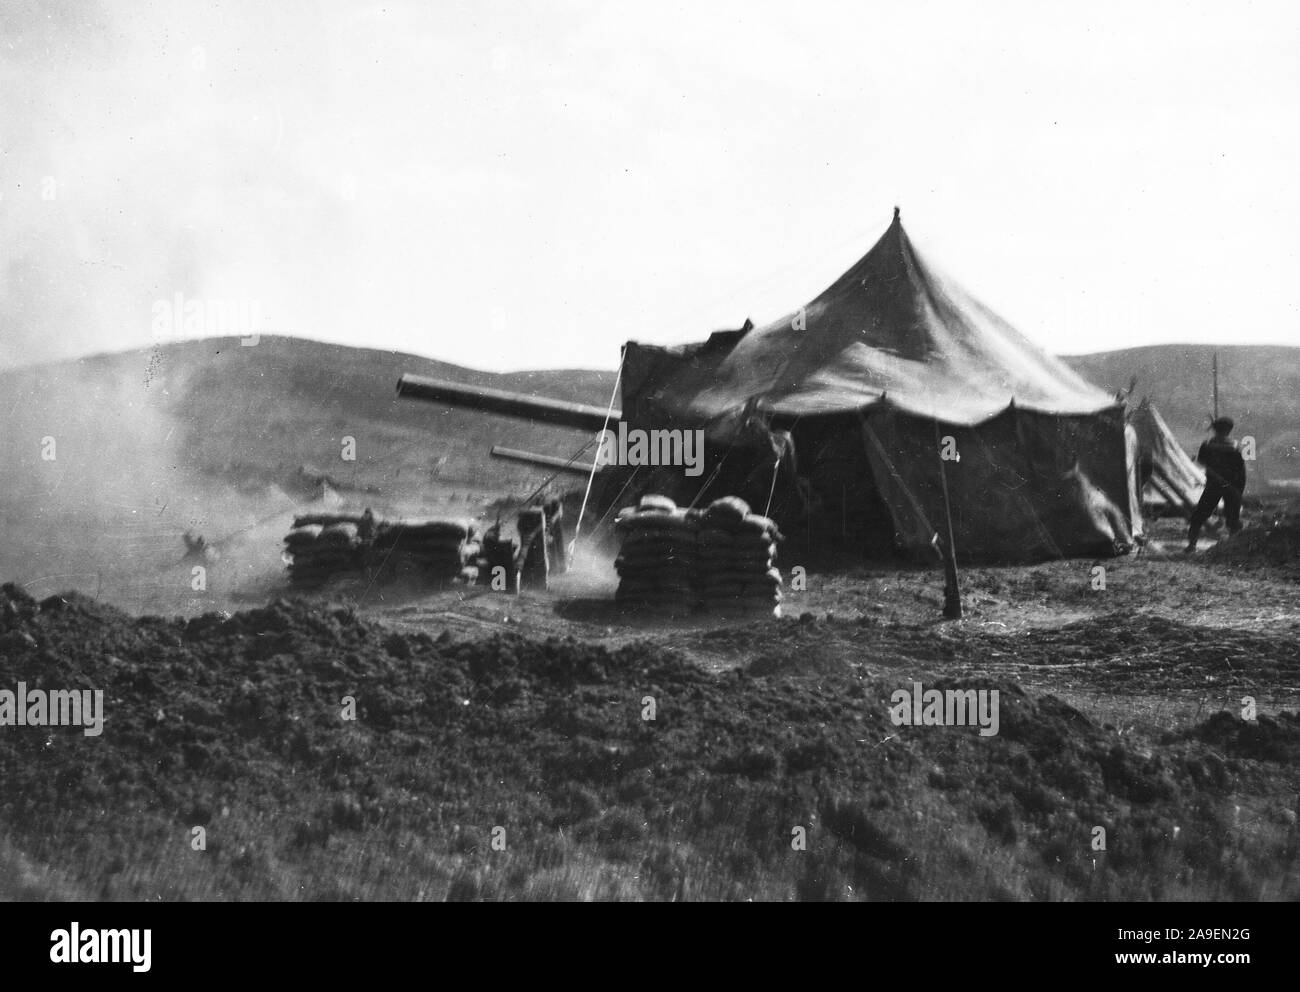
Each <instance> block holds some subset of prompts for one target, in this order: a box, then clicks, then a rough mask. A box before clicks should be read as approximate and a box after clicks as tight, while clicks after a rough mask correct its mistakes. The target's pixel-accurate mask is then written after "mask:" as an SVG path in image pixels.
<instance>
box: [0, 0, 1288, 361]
mask: <svg viewBox="0 0 1300 992" xmlns="http://www.w3.org/2000/svg"><path fill="white" fill-rule="evenodd" d="M1298 52H1300V4H1296V3H1294V2H1292V3H1284V2H1278V3H1237V4H1224V3H1156V2H1146V0H1143V2H1141V3H1136V4H1135V3H1131V2H1123V3H1114V4H1110V3H1096V2H1094V3H1090V4H1086V5H1080V4H1069V5H1066V4H1051V3H1043V2H1033V3H1006V2H992V3H984V4H972V3H953V2H943V3H939V2H933V3H925V2H913V3H907V4H899V3H879V2H843V3H837V4H831V5H824V6H823V5H816V4H812V3H808V2H800V3H790V2H780V3H757V2H753V0H745V2H740V3H734V4H733V3H714V2H707V0H696V2H690V3H686V4H683V5H680V6H678V5H671V4H666V3H654V4H649V3H641V4H630V3H617V4H615V3H612V2H611V3H603V4H592V3H581V2H567V0H566V2H557V0H549V2H532V3H527V4H525V3H492V2H481V0H476V2H470V3H464V4H460V3H450V2H446V0H432V2H430V0H418V2H402V0H384V2H382V3H366V2H359V0H356V2H347V3H316V2H305V0H276V2H274V3H268V2H265V0H253V2H226V3H221V4H220V5H218V4H215V3H209V2H199V0H167V2H160V3H154V4H150V3H140V2H137V3H132V4H130V5H127V4H116V3H114V4H107V3H106V4H104V5H102V6H101V5H96V4H91V3H66V2H63V3H56V2H40V3H30V4H29V3H25V2H15V0H3V4H0V89H2V90H3V92H4V94H5V96H4V99H3V101H0V365H13V364H20V363H21V364H25V363H28V362H32V361H38V360H46V359H50V358H59V357H66V356H71V355H79V354H85V353H88V352H93V351H104V350H119V349H123V348H127V347H134V346H146V345H149V344H150V343H151V342H152V341H153V340H155V337H156V336H157V335H158V334H159V333H160V332H159V330H158V327H157V325H156V324H155V322H154V317H155V315H156V311H155V304H156V303H158V301H172V300H174V299H175V294H177V293H180V294H183V298H184V299H186V300H192V299H200V300H213V299H218V300H229V301H242V302H243V303H244V304H245V305H246V306H247V305H248V304H250V303H255V304H256V305H257V306H258V308H259V309H260V311H261V314H262V323H263V327H262V329H263V330H267V331H273V332H278V333H287V334H294V335H299V336H303V337H311V338H318V339H323V340H329V341H337V342H342V343H346V344H354V345H363V346H370V347H379V348H391V349H398V350H403V351H411V352H416V353H419V354H424V355H429V356H433V357H437V358H442V359H446V360H449V361H454V362H457V363H460V364H465V365H472V366H476V367H480V368H490V369H515V368H525V367H564V366H586V367H604V368H610V367H613V365H614V364H616V362H617V358H618V347H619V345H620V343H621V342H623V341H624V340H626V339H629V338H635V339H640V340H646V341H653V342H664V343H667V342H678V341H687V340H693V339H698V338H700V337H702V336H704V335H705V334H706V333H707V332H708V331H710V330H713V329H716V328H719V327H734V326H738V325H739V324H740V322H741V321H743V320H744V318H745V317H746V316H750V317H753V318H754V320H755V321H756V322H759V323H762V322H763V321H765V320H768V319H772V318H775V317H777V316H779V315H780V314H782V313H785V312H787V311H789V310H792V309H794V308H796V307H798V306H799V305H801V304H802V303H804V302H807V301H808V300H810V299H811V298H812V297H813V296H815V295H816V294H817V293H818V292H820V291H821V290H822V289H823V288H825V287H826V285H828V284H829V283H830V282H832V281H833V280H834V279H835V278H836V277H837V276H838V275H839V274H840V273H841V272H842V271H844V270H845V269H846V268H848V267H849V266H850V265H851V264H852V263H853V262H854V261H855V260H856V259H857V258H858V257H859V256H861V255H862V254H863V253H865V252H866V251H867V249H868V248H870V247H871V245H872V243H873V242H874V241H875V240H876V238H877V237H878V236H879V235H880V234H881V233H882V232H883V231H884V229H885V227H886V226H887V225H888V223H889V219H890V216H891V213H892V208H893V206H894V205H895V204H898V205H899V206H901V207H902V210H903V222H904V225H905V227H906V228H907V229H908V232H909V234H910V235H911V237H912V239H913V242H914V243H915V244H916V246H917V247H918V249H919V250H920V251H921V252H922V253H924V254H926V255H927V256H928V257H929V258H930V259H931V260H932V261H933V262H934V263H936V264H937V265H938V266H939V267H940V268H941V269H943V270H944V271H945V272H946V273H947V274H949V275H950V276H952V277H954V278H955V279H956V280H957V281H958V282H960V283H962V284H963V285H964V286H965V287H966V288H967V289H968V290H970V291H971V292H972V293H974V294H975V295H976V296H977V297H979V298H981V299H982V300H984V301H985V302H986V303H988V304H989V305H990V306H992V307H993V308H994V309H995V310H998V311H999V312H1001V313H1002V314H1003V316H1005V317H1006V318H1008V319H1009V320H1010V321H1011V322H1012V323H1013V324H1015V325H1016V326H1018V327H1019V328H1020V329H1021V330H1022V331H1023V332H1024V333H1025V334H1026V335H1027V336H1029V337H1030V338H1031V339H1033V340H1034V341H1036V342H1038V343H1039V344H1041V345H1043V346H1044V347H1046V348H1048V349H1050V350H1053V351H1056V352H1060V353H1078V352H1087V351H1098V350H1105V349H1111V348H1119V347H1128V346H1132V345H1138V344H1147V343H1160V342H1185V341H1195V342H1221V343H1280V344H1300V306H1298V302H1300V278H1297V277H1298V276H1300V255H1298V252H1297V246H1298V245H1300V194H1298V193H1297V179H1296V177H1297V176H1300V113H1297V111H1298V110H1300V58H1298V57H1297V53H1298ZM211 329H213V328H211V327H208V326H204V327H203V328H202V330H211ZM172 333H173V334H176V333H184V331H183V330H182V331H180V332H176V331H173V332H172Z"/></svg>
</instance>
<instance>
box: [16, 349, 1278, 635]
mask: <svg viewBox="0 0 1300 992" xmlns="http://www.w3.org/2000/svg"><path fill="white" fill-rule="evenodd" d="M1210 354H1211V349H1209V348H1202V347H1188V346H1162V347H1155V348H1137V349H1131V350H1127V351H1121V352H1110V353H1103V354H1096V355H1085V356H1080V357H1073V358H1070V359H1068V361H1069V362H1070V364H1071V365H1073V366H1074V367H1075V368H1076V369H1078V370H1079V371H1080V372H1082V373H1083V374H1084V375H1085V376H1086V377H1087V378H1089V379H1091V380H1092V381H1094V382H1096V383H1097V384H1098V385H1101V386H1103V387H1106V388H1108V389H1111V390H1117V389H1120V388H1123V387H1125V386H1127V385H1128V382H1129V380H1130V378H1131V377H1132V376H1134V375H1136V376H1137V377H1138V383H1137V393H1138V394H1144V393H1145V394H1148V395H1150V396H1151V397H1152V398H1153V399H1154V400H1155V402H1156V403H1157V405H1158V406H1159V407H1160V409H1161V411H1162V412H1163V413H1164V416H1165V418H1166V419H1167V420H1168V421H1169V423H1170V425H1171V427H1172V428H1173V429H1174V431H1175V432H1176V433H1177V434H1178V436H1179V439H1180V440H1181V441H1182V442H1183V443H1184V444H1185V445H1187V446H1188V447H1192V446H1193V445H1194V444H1195V443H1196V442H1197V441H1198V440H1199V438H1200V437H1201V436H1202V427H1203V426H1204V424H1205V421H1206V419H1207V411H1208V406H1209V363H1210ZM1219 354H1220V367H1221V373H1222V374H1221V394H1222V406H1223V409H1224V411H1225V412H1227V413H1230V414H1232V415H1233V416H1235V417H1236V418H1237V421H1238V424H1239V428H1238V433H1239V434H1242V435H1245V434H1251V435H1253V436H1254V437H1255V438H1256V441H1257V445H1258V450H1259V461H1258V463H1257V466H1256V467H1255V469H1254V471H1253V473H1252V478H1253V480H1255V483H1254V488H1255V489H1256V491H1258V488H1259V483H1260V482H1261V481H1262V480H1264V479H1267V478H1275V479H1295V478H1300V454H1298V446H1300V348H1264V347H1225V348H1220V349H1219ZM403 372H415V373H419V374H423V375H430V376H438V377H443V378H449V379H457V380H460V381H464V382H469V383H474V384H478V385H484V386H493V387H496V388H501V389H510V390H517V391H521V392H526V393H530V394H534V395H541V396H554V397H558V398H561V399H571V400H580V401H584V402H588V403H594V404H597V405H602V406H603V405H604V404H606V403H608V401H609V395H610V390H611V389H612V387H613V378H614V375H613V373H612V372H609V371H584V370H556V371H540V372H517V373H507V374H495V373H488V372H477V371H473V370H470V369H465V368H461V367H458V366H454V365H448V364H445V363H442V362H437V361H433V360H431V359H427V358H420V357H418V356H414V355H404V354H395V353H392V352H385V351H376V350H372V349H366V348H350V347H344V346H341V345H331V344H322V343H320V342H314V341H307V340H301V339H294V338H283V337H269V336H264V337H263V338H262V339H261V340H260V342H259V343H258V344H257V345H256V346H254V347H241V346H240V344H239V341H238V339H234V338H224V339H210V340H202V341H186V342H177V343H170V344H166V345H161V346H158V347H156V348H153V349H147V350H138V351H131V352H125V353H119V354H108V355H95V356H91V357H87V358H82V359H79V360H75V361H65V362H57V363H50V364H45V365H38V366H31V367H27V368H20V369H16V370H9V371H5V372H0V458H2V459H3V461H2V462H0V464H3V465H4V466H5V471H4V473H3V476H0V579H4V580H9V579H12V580H16V581H20V582H24V583H26V584H27V585H28V586H29V587H30V588H31V590H32V591H33V593H34V594H37V595H48V594H49V593H52V592H54V591H57V590H61V589H76V590H78V591H81V592H84V593H86V594H88V595H92V596H96V595H98V596H102V597H103V598H106V599H108V600H110V601H111V602H113V603H115V604H117V605H119V606H123V607H125V608H127V609H130V610H134V611H143V610H152V611H160V612H183V613H194V612H200V611H202V610H206V609H214V608H229V607H230V606H232V605H237V604H240V603H244V602H248V601H256V600H257V599H258V598H259V597H260V596H261V595H264V594H265V592H266V591H267V590H268V589H270V588H274V586H275V584H276V583H277V582H278V581H279V578H280V575H281V567H282V563H281V562H280V559H279V542H280V538H281V537H282V536H283V533H284V531H285V529H286V528H287V526H288V524H289V521H290V520H291V518H292V516H293V514H294V513H295V511H299V510H301V509H303V508H305V507H307V506H308V505H313V506H320V505H321V504H322V502H324V503H325V504H327V505H330V504H332V505H350V506H356V507H358V508H360V507H361V506H372V507H373V508H374V509H375V510H376V512H378V513H387V514H419V513H426V512H427V513H433V512H436V513H448V514H455V515H460V516H464V515H479V514H483V513H486V512H488V508H489V507H490V506H491V504H492V502H493V501H494V500H495V499H497V498H499V497H501V496H503V495H509V494H513V495H515V496H519V497H522V496H526V495H528V494H529V493H530V492H531V491H532V490H533V489H534V488H535V487H536V486H537V485H538V484H539V483H540V482H541V481H542V480H543V479H544V478H545V473H542V472H539V471H538V470H535V469H532V468H530V467H528V466H523V465H517V464H513V463H509V462H502V461H498V460H495V459H492V458H489V457H488V454H487V452H488V450H489V449H490V447H491V446H492V445H493V444H494V443H505V444H508V445H509V446H511V447H516V448H524V449H527V450H532V451H536V452H539V453H544V454H552V455H563V456H568V455H571V454H573V453H574V452H576V451H577V449H578V448H579V447H580V446H581V445H582V444H583V443H584V440H585V439H584V437H583V436H582V435H581V434H580V433H576V432H573V431H569V430H563V429H558V428H549V427H543V426H537V425H533V424H528V423H524V422H520V421H516V420H510V419H506V418H501V417H494V416H490V415H482V414H477V413H473V412H469V411H465V410H457V409H453V408H450V407H446V406H442V405H430V404H425V403H419V402H413V401H410V400H399V399H398V398H397V396H396V394H395V391H394V386H395V384H396V382H397V379H398V376H399V375H400V374H401V373H403ZM347 438H351V439H352V440H353V442H354V444H353V447H354V450H355V458H354V459H351V460H349V459H347V458H346V457H345V439H347ZM186 530H192V531H195V532H198V533H202V534H203V535H204V536H205V538H207V540H208V541H209V543H211V544H215V545H216V546H217V548H218V551H219V552H220V555H221V557H220V559H219V560H217V561H216V562H214V563H211V565H210V567H209V568H208V575H207V578H206V586H205V587H204V588H195V587H194V586H195V580H194V577H193V574H192V562H186V561H183V560H182V554H183V552H184V546H183V545H182V542H181V535H182V533H183V532H185V531H186Z"/></svg>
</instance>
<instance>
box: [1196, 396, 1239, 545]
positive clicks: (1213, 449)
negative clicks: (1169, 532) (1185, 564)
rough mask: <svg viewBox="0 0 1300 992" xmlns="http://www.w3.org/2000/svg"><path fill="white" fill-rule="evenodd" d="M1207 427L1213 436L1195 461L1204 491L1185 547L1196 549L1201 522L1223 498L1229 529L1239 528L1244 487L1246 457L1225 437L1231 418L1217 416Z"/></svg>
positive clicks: (1230, 431) (1235, 443)
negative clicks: (1202, 470)
mask: <svg viewBox="0 0 1300 992" xmlns="http://www.w3.org/2000/svg"><path fill="white" fill-rule="evenodd" d="M1210 427H1211V428H1213V429H1214V437H1212V438H1210V439H1209V440H1208V441H1206V442H1204V443H1203V444H1202V445H1201V450H1200V451H1198V452H1197V453H1196V460H1197V461H1198V462H1200V463H1201V464H1202V465H1204V466H1205V492H1203V493H1202V494H1201V501H1200V502H1199V503H1197V504H1196V510H1195V511H1194V512H1193V513H1192V519H1191V526H1190V527H1188V529H1187V550H1188V552H1189V553H1190V552H1192V551H1195V550H1196V539H1197V537H1199V536H1200V533H1201V525H1202V524H1204V523H1205V521H1207V520H1208V519H1210V514H1211V513H1213V512H1214V511H1215V510H1216V509H1217V508H1218V506H1219V501H1220V500H1222V501H1223V515H1224V517H1225V518H1226V519H1227V521H1228V530H1229V531H1230V532H1231V533H1233V534H1235V533H1237V531H1239V530H1241V494H1242V492H1243V491H1245V488H1246V460H1245V459H1244V458H1242V457H1241V452H1240V451H1238V450H1237V442H1236V441H1233V440H1232V439H1230V438H1229V437H1228V435H1229V434H1231V433H1232V428H1233V422H1232V418H1231V417H1219V418H1218V419H1217V420H1215V421H1214V422H1213V423H1211V424H1210Z"/></svg>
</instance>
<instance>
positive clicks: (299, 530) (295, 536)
mask: <svg viewBox="0 0 1300 992" xmlns="http://www.w3.org/2000/svg"><path fill="white" fill-rule="evenodd" d="M322 529H323V528H322V527H321V525H320V524H308V525H307V526H306V527H295V528H294V529H293V530H291V531H289V533H288V534H286V535H285V536H284V543H285V544H287V545H289V547H290V548H296V547H301V546H302V545H304V544H311V543H312V542H313V541H315V540H316V538H318V537H320V532H321V530H322Z"/></svg>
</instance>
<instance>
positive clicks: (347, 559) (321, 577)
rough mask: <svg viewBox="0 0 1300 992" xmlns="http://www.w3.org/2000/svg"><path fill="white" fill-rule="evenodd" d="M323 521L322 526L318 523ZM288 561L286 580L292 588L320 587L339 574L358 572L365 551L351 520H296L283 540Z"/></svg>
mask: <svg viewBox="0 0 1300 992" xmlns="http://www.w3.org/2000/svg"><path fill="white" fill-rule="evenodd" d="M322 519H324V522H321V521H322ZM284 543H285V546H286V556H287V557H288V559H289V580H290V581H291V582H292V583H294V584H295V585H301V586H319V585H322V584H324V583H325V582H326V581H327V580H328V579H329V577H330V576H331V575H334V574H336V573H338V572H354V571H360V570H361V569H363V568H364V567H365V551H364V548H363V546H362V541H361V537H360V535H359V534H358V532H357V524H356V523H354V522H353V521H351V520H340V519H336V518H323V515H319V514H318V515H315V516H313V517H311V518H305V517H299V518H298V519H296V520H295V521H294V528H293V530H291V531H289V533H288V535H287V536H286V537H285V539H284Z"/></svg>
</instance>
